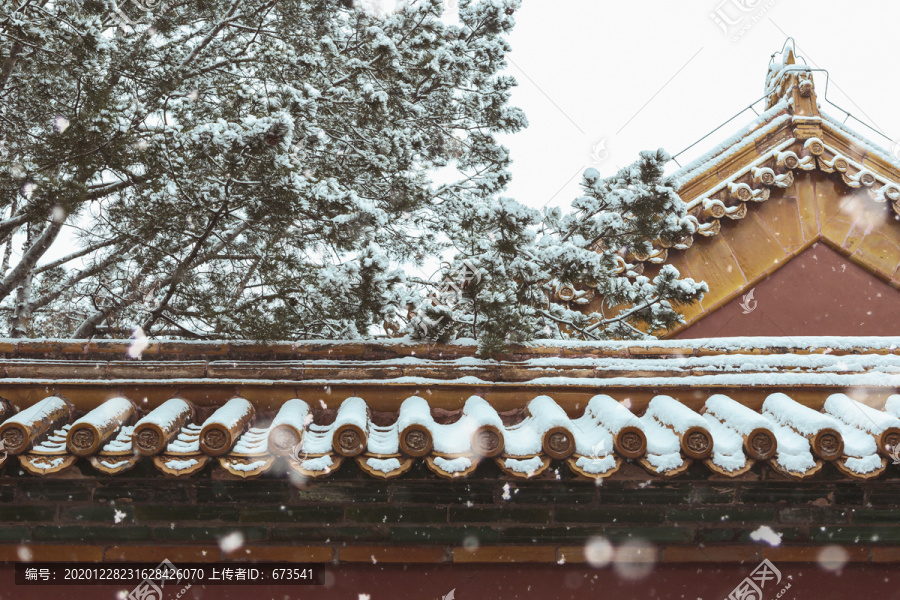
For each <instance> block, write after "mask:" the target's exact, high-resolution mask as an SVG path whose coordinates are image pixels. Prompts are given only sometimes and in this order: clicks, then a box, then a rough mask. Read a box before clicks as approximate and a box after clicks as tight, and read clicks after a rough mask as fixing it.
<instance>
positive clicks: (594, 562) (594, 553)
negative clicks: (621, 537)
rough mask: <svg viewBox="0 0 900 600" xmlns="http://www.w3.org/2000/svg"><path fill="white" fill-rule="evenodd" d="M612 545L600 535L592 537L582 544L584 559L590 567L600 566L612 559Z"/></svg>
mask: <svg viewBox="0 0 900 600" xmlns="http://www.w3.org/2000/svg"><path fill="white" fill-rule="evenodd" d="M612 558H613V545H612V544H610V543H609V540H607V539H606V538H602V537H592V538H590V539H588V541H587V542H586V543H585V545H584V559H585V560H586V561H587V562H588V564H590V565H591V566H592V567H596V568H598V569H599V568H602V567H605V566H606V565H608V564H609V563H610V561H612Z"/></svg>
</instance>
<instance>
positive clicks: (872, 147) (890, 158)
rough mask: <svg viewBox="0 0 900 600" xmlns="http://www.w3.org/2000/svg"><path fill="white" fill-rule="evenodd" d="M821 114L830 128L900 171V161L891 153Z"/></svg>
mask: <svg viewBox="0 0 900 600" xmlns="http://www.w3.org/2000/svg"><path fill="white" fill-rule="evenodd" d="M819 114H820V115H821V117H822V120H823V121H825V122H826V123H827V124H828V125H829V126H831V127H833V128H835V129H836V130H838V131H840V132H841V133H843V134H844V135H846V136H847V137H849V138H851V139H852V140H853V141H855V142H859V143H861V144H863V145H864V146H865V147H866V149H867V150H868V151H869V152H871V153H872V154H874V155H876V156H878V158H880V159H882V160H883V161H885V162H886V163H888V164H890V165H892V166H894V167H897V168H898V169H900V159H898V158H897V157H895V156H894V155H893V154H892V153H891V152H889V151H888V150H886V149H884V148H882V147H881V146H879V145H878V144H876V143H875V142H873V141H872V140H870V139H869V138H867V137H865V136H864V135H862V134H861V133H859V132H858V131H856V130H854V129H850V128H849V127H847V126H846V125H844V124H843V123H841V122H840V121H838V120H837V119H835V118H834V117H832V116H831V115H829V114H828V113H826V112H824V111H822V110H821V109H820V110H819Z"/></svg>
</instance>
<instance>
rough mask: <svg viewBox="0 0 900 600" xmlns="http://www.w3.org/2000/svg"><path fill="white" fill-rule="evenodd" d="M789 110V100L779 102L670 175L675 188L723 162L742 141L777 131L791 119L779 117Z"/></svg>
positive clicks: (784, 116) (785, 116)
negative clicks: (728, 151)
mask: <svg viewBox="0 0 900 600" xmlns="http://www.w3.org/2000/svg"><path fill="white" fill-rule="evenodd" d="M787 108H788V102H787V100H784V99H782V100H779V101H778V102H777V103H776V104H774V105H773V106H772V108H770V109H769V110H767V111H765V112H764V113H762V114H760V115H759V116H758V117H756V118H755V119H753V120H752V121H750V122H749V123H747V124H746V125H744V126H743V127H741V129H740V130H739V131H738V132H736V133H734V134H732V135H731V136H729V137H727V138H726V139H724V140H723V141H721V142H719V143H718V144H717V145H716V146H714V147H713V148H712V149H710V150H709V151H707V152H706V153H705V154H703V155H701V156H699V157H698V158H695V159H694V160H693V161H691V162H689V163H688V164H686V165H685V166H683V167H681V168H680V169H678V170H677V171H675V172H674V173H672V174H670V175H669V177H671V178H672V180H673V183H674V185H675V187H676V188H680V187H681V186H683V185H684V184H685V183H687V182H688V181H690V180H691V179H692V178H693V177H694V176H696V175H697V174H699V173H701V172H703V171H705V170H706V169H707V168H708V167H707V165H708V164H709V163H711V162H712V161H713V160H717V159H718V160H721V159H722V158H724V157H726V156H728V155H729V154H726V151H727V150H728V149H729V148H731V147H732V146H734V145H735V144H737V143H738V142H740V141H741V140H752V139H756V138H758V137H761V136H762V135H764V134H765V133H768V132H769V131H772V130H773V129H776V128H777V127H778V126H780V125H781V124H782V123H783V122H784V121H786V120H787V119H789V118H790V115H789V114H784V115H781V116H780V117H779V115H780V114H781V113H782V112H783V111H785V110H787Z"/></svg>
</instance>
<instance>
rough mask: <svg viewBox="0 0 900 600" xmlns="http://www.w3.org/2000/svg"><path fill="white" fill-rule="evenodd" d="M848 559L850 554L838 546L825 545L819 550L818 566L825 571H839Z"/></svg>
mask: <svg viewBox="0 0 900 600" xmlns="http://www.w3.org/2000/svg"><path fill="white" fill-rule="evenodd" d="M849 559H850V554H849V553H848V552H847V551H846V550H845V549H844V548H842V547H840V546H825V547H824V548H822V550H821V551H819V556H818V562H819V566H820V567H822V568H823V569H825V570H826V571H840V570H841V569H843V568H844V565H846V564H847V561H848V560H849Z"/></svg>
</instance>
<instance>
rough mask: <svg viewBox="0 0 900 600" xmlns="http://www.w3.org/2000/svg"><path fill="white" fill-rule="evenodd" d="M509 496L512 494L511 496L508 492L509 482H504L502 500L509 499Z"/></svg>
mask: <svg viewBox="0 0 900 600" xmlns="http://www.w3.org/2000/svg"><path fill="white" fill-rule="evenodd" d="M510 498H512V496H511V495H510V493H509V484H508V483H504V484H503V499H504V500H509V499H510Z"/></svg>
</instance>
